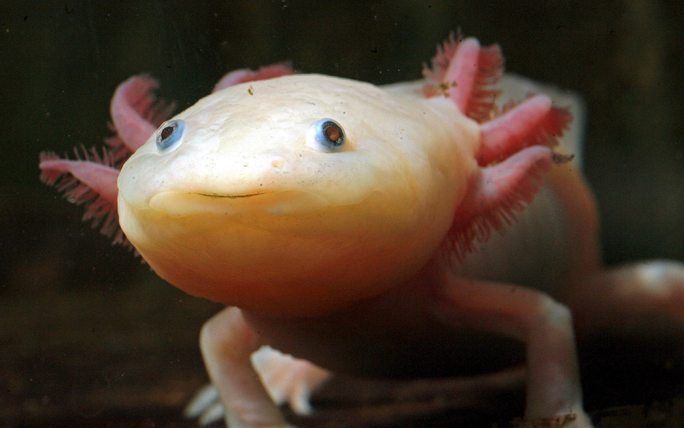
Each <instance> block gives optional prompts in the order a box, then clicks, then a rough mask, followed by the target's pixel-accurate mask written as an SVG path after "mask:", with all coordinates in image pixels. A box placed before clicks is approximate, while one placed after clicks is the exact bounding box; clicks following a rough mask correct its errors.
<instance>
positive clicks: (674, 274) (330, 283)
mask: <svg viewBox="0 0 684 428" xmlns="http://www.w3.org/2000/svg"><path fill="white" fill-rule="evenodd" d="M407 88H408V87H407ZM407 88H403V87H400V88H393V89H390V90H383V89H380V88H377V87H375V86H372V85H369V84H365V83H360V82H354V81H350V80H345V79H337V78H331V77H325V76H317V75H298V76H288V77H282V78H278V79H272V80H264V81H257V82H250V83H249V84H242V85H237V86H233V87H230V88H228V89H225V90H222V91H219V92H216V93H214V94H212V95H210V96H208V97H206V98H204V99H202V100H200V101H199V102H198V103H197V104H195V105H194V106H192V107H191V108H189V109H188V110H186V111H184V112H182V113H180V114H179V115H177V116H176V117H175V118H174V119H175V120H178V119H180V120H183V121H184V126H185V128H184V130H183V132H182V135H181V136H180V138H179V140H178V142H176V143H175V144H174V145H172V146H171V147H170V148H167V149H160V148H159V147H158V146H157V139H158V135H159V133H160V132H162V130H163V129H164V128H165V125H162V126H161V127H160V129H159V130H158V131H157V132H156V133H155V134H154V135H153V136H152V137H151V138H150V139H149V140H148V141H147V143H145V144H144V145H143V146H142V147H141V148H140V149H139V150H137V151H136V152H135V154H134V155H133V156H132V157H131V158H130V159H129V160H128V161H127V162H126V164H125V165H124V167H123V169H122V171H121V174H120V176H119V179H118V187H119V195H118V209H119V216H120V223H121V226H122V228H123V230H124V232H125V234H126V236H127V237H128V239H129V240H130V241H131V242H132V243H133V245H134V246H135V247H136V249H137V250H138V251H139V252H140V253H141V255H142V256H143V257H144V258H145V260H146V261H147V262H148V263H149V264H150V266H151V267H152V268H153V269H154V270H155V271H156V272H157V273H158V274H159V275H160V276H161V277H162V278H164V279H166V280H167V281H169V282H170V283H172V284H173V285H175V286H177V287H179V288H181V289H183V290H185V291H186V292H188V293H190V294H193V295H197V296H202V297H206V298H209V299H212V300H215V301H219V302H222V303H225V304H226V305H227V306H228V308H226V309H225V310H224V311H222V312H221V313H219V314H218V315H216V316H215V317H214V318H212V319H211V320H209V321H208V322H207V324H206V325H205V326H204V328H203V329H202V333H201V338H200V342H201V347H202V352H203V356H204V360H205V363H206V366H207V370H208V373H209V376H210V378H211V380H212V383H213V384H214V385H215V386H216V388H217V389H218V392H219V394H220V400H221V403H222V405H223V407H224V408H225V410H226V412H225V419H226V422H227V424H228V425H229V426H231V427H262V426H287V423H286V421H285V420H284V419H283V417H282V415H281V414H280V412H279V410H278V409H277V407H276V405H275V404H274V402H273V400H272V397H273V398H275V399H276V400H278V392H277V391H276V392H275V393H274V392H273V391H274V390H272V391H271V394H270V396H269V393H268V392H267V391H266V390H265V389H264V387H263V385H262V381H261V379H260V378H259V376H258V374H257V372H256V371H255V370H254V368H253V365H252V364H251V363H250V358H251V356H252V354H253V353H254V352H256V351H257V350H258V349H260V347H262V346H264V345H270V346H273V347H274V348H275V349H278V350H280V351H283V352H285V353H288V354H291V355H294V356H295V357H298V358H304V359H306V360H307V361H310V362H311V363H313V364H316V366H314V365H312V364H310V363H305V362H303V360H290V359H288V358H287V357H283V356H282V355H279V354H274V356H273V361H276V362H275V363H274V364H275V365H280V366H282V367H285V369H283V370H292V368H293V367H300V368H301V376H298V377H297V378H296V379H293V380H289V381H287V382H285V384H286V385H285V386H282V387H281V388H280V389H278V388H275V390H281V391H282V390H283V389H285V390H287V389H288V388H289V389H291V390H295V389H296V390H297V391H298V392H292V393H290V392H286V393H285V394H290V395H291V396H298V397H299V399H300V400H301V399H302V397H303V398H304V399H306V398H308V394H309V393H310V389H311V388H315V387H316V386H317V385H319V384H320V383H321V382H322V381H324V380H325V378H326V377H327V374H326V372H324V371H322V370H321V369H319V368H318V367H317V366H320V367H323V368H325V369H332V370H339V371H344V372H348V373H353V374H360V375H382V376H385V375H387V376H394V375H395V374H396V373H398V372H401V371H402V370H405V369H406V368H407V367H410V364H409V363H407V361H408V362H411V361H416V360H415V358H416V357H417V356H416V354H415V350H416V349H420V350H421V353H422V351H423V350H424V349H426V348H425V346H427V345H429V346H431V347H432V348H433V349H434V351H433V352H432V353H428V354H429V355H431V356H432V357H434V358H435V360H434V361H435V365H438V364H437V363H438V362H439V363H444V361H447V362H453V363H454V365H453V369H451V370H450V371H449V374H468V373H473V372H477V373H479V372H481V371H482V370H483V367H482V356H483V355H487V351H488V350H491V349H492V347H496V349H497V351H496V353H495V354H496V355H495V356H494V355H493V356H492V358H491V361H488V362H490V363H491V369H492V370H498V369H502V368H504V367H506V364H508V363H516V362H520V360H517V359H516V358H517V357H516V356H520V355H526V358H525V359H524V360H525V362H526V364H527V367H528V374H527V407H526V411H525V417H526V418H527V419H528V420H530V421H535V420H545V419H552V418H556V419H557V420H561V421H564V422H565V423H566V425H564V426H568V427H569V426H575V427H586V426H590V425H591V423H590V421H589V419H588V417H587V416H586V414H585V412H584V410H583V409H582V403H581V390H580V385H579V375H578V370H577V360H576V352H575V348H574V333H573V327H572V317H571V312H570V311H569V310H568V308H567V307H566V306H565V305H564V304H562V303H560V302H559V299H561V300H562V301H564V302H566V303H569V304H571V309H572V310H573V312H574V313H575V314H576V315H575V316H576V317H578V318H579V319H581V320H582V322H586V324H587V325H591V324H592V313H593V312H591V311H590V310H589V309H588V308H589V306H588V305H585V301H586V300H591V299H587V298H586V297H585V296H587V295H590V294H591V293H590V292H587V291H586V290H587V287H588V286H589V285H590V284H591V286H593V287H599V286H604V285H605V284H607V285H608V288H607V289H608V290H610V292H609V293H608V295H607V296H606V297H605V299H604V301H603V302H602V304H601V308H607V309H608V310H607V311H606V312H605V313H604V314H603V315H604V317H603V318H601V319H602V322H603V323H604V324H617V323H619V320H620V319H621V318H623V317H624V316H626V315H629V316H634V317H648V316H649V314H651V313H653V312H654V311H665V312H667V313H669V314H672V316H673V317H679V319H680V320H681V318H682V315H683V314H682V309H681V308H682V307H684V306H683V305H681V304H679V305H673V304H672V303H671V301H670V300H668V298H669V297H671V296H673V295H674V294H676V296H677V299H679V300H678V302H681V301H682V295H684V293H682V288H684V273H683V272H682V268H681V266H679V265H676V264H674V263H666V264H659V265H643V266H634V267H626V268H622V269H618V270H616V271H612V272H608V273H604V272H603V271H602V269H601V268H600V265H599V262H598V250H597V244H596V236H595V232H596V214H595V208H594V206H593V202H592V200H591V196H590V194H589V193H588V191H587V190H586V188H585V186H584V184H583V181H582V179H581V178H580V177H579V175H577V174H576V171H577V168H576V166H575V167H573V164H565V165H561V166H557V167H554V170H553V171H552V172H551V173H550V175H549V176H548V184H547V185H546V187H545V188H544V189H543V190H542V192H541V193H540V195H539V196H538V197H537V199H536V200H535V202H534V203H532V205H530V207H529V208H528V209H527V211H526V212H525V213H524V214H523V216H522V220H521V221H520V222H518V223H516V225H514V226H513V227H511V228H510V230H509V231H508V232H507V234H505V235H504V236H496V237H495V238H492V239H490V240H489V241H487V242H485V243H483V244H481V245H480V246H479V247H478V248H477V250H476V251H475V252H473V253H471V254H469V255H468V256H467V257H465V259H458V258H454V257H450V256H449V254H448V253H446V254H445V248H446V247H445V245H444V244H445V240H446V239H448V238H446V236H447V234H448V232H449V230H450V228H451V226H452V222H453V221H454V213H455V212H457V211H458V210H462V209H464V205H465V204H469V203H470V202H468V201H470V199H468V198H467V195H468V194H469V191H471V190H472V189H471V187H469V186H471V185H472V182H473V181H472V177H474V176H475V175H476V174H477V172H478V170H479V166H478V164H477V162H476V161H475V159H476V155H477V153H478V150H479V149H480V144H481V141H480V128H479V126H478V124H477V123H476V122H474V121H473V120H471V119H469V118H468V117H466V116H464V115H463V114H461V113H460V111H459V110H458V109H457V108H456V106H455V105H454V104H453V103H452V102H451V100H449V99H446V98H443V97H433V98H424V97H421V96H419V95H418V94H417V93H416V92H415V91H413V89H410V88H409V89H407ZM322 118H330V119H333V120H335V121H337V122H338V123H339V124H340V125H341V127H342V128H343V130H344V132H345V133H346V140H345V142H344V144H343V145H342V146H340V147H337V148H334V147H333V148H331V147H329V146H326V145H325V144H322V143H321V142H320V141H318V140H317V139H316V130H317V128H316V125H315V124H316V123H317V121H318V120H320V119H322ZM465 208H468V209H471V208H472V207H470V206H467V207H465ZM472 209H474V208H472ZM539 219H543V223H542V222H540V221H537V220H539ZM540 224H543V226H540ZM535 237H536V238H538V239H539V241H540V242H543V243H557V242H560V243H562V245H551V246H550V248H551V250H548V248H546V247H544V246H542V245H540V246H539V247H538V248H537V247H535V248H537V249H538V250H539V254H542V255H541V256H540V257H539V259H533V260H526V263H517V261H519V260H520V259H521V257H526V256H521V254H520V245H521V243H522V242H529V240H530V239H534V238H535ZM541 237H543V238H541ZM532 252H533V251H532ZM530 257H531V256H530ZM544 257H548V259H549V260H550V261H549V263H551V264H550V265H549V266H553V268H554V269H551V271H548V270H545V269H541V268H539V266H545V263H546V262H547V260H545V259H544ZM559 260H560V262H559ZM554 263H555V264H554ZM492 266H496V269H492V268H491V267H492ZM654 266H656V267H654ZM653 269H659V270H660V274H659V275H653V274H649V275H645V274H644V272H646V271H648V272H651V271H652V270H653ZM663 272H664V273H663ZM663 294H665V295H667V297H668V298H663V297H662V296H663ZM593 306H596V303H594V304H593ZM627 308H628V309H627ZM606 313H607V314H608V315H606ZM605 316H607V317H608V318H605ZM509 339H513V340H509ZM519 343H522V344H524V345H523V348H524V349H522V350H521V349H520V346H519V345H518V344H519ZM413 345H416V346H417V345H420V346H419V347H418V348H415V347H414V346H413ZM411 349H413V351H411ZM262 352H263V351H262ZM429 355H428V356H429ZM378 356H382V357H381V358H379V357H378ZM425 358H427V357H425ZM511 360H512V361H511ZM421 363H424V367H423V366H421V367H418V369H417V370H416V371H417V372H420V373H423V372H425V373H426V374H427V373H428V372H430V370H431V369H432V367H433V365H432V364H430V362H429V361H428V360H421ZM447 365H448V364H447ZM264 373H265V375H266V376H268V370H264ZM264 373H262V377H264ZM302 379H303V381H302ZM267 382H268V381H267ZM297 382H300V384H306V385H310V388H309V389H306V388H304V389H302V388H300V387H295V386H293V385H297ZM273 383H277V382H276V381H273ZM302 391H305V392H302ZM280 397H281V398H280V399H282V394H281V396H280ZM209 401H210V400H209ZM293 401H294V400H293ZM305 401H306V400H305ZM300 407H301V409H302V411H306V410H307V408H306V406H305V405H301V406H300Z"/></svg>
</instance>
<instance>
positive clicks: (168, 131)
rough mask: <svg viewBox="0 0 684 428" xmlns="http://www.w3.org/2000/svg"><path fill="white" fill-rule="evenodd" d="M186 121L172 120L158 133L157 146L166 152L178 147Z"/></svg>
mask: <svg viewBox="0 0 684 428" xmlns="http://www.w3.org/2000/svg"><path fill="white" fill-rule="evenodd" d="M184 131H185V122H183V120H181V119H175V120H170V121H168V122H167V123H166V124H164V125H163V128H161V130H160V131H159V133H157V148H158V149H159V150H160V151H162V152H164V151H166V150H169V149H171V148H173V147H176V146H177V145H178V143H180V141H181V139H182V138H183V134H184Z"/></svg>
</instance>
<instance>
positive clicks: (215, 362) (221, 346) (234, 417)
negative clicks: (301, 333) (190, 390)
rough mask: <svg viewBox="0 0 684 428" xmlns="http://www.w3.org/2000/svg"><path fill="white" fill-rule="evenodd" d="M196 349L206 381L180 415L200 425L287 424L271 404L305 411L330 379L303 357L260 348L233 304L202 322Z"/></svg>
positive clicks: (268, 348) (307, 411) (255, 337)
mask: <svg viewBox="0 0 684 428" xmlns="http://www.w3.org/2000/svg"><path fill="white" fill-rule="evenodd" d="M200 347H201V350H202V356H203V358H204V363H205V365H206V368H207V372H208V373H209V377H210V379H211V380H212V385H208V386H205V387H204V388H203V389H201V390H200V391H199V392H198V393H197V394H196V396H195V397H194V398H193V399H192V400H191V402H190V404H188V406H187V407H186V409H185V416H186V417H188V418H198V419H199V423H200V425H209V424H210V423H212V422H216V421H218V420H220V419H224V420H225V422H226V425H227V426H230V427H231V428H235V427H249V428H255V427H266V426H268V427H287V426H290V425H288V424H287V422H286V421H285V420H284V418H283V417H282V414H281V413H280V411H279V409H278V407H277V406H279V405H281V404H284V403H288V404H289V405H290V407H291V408H292V410H293V411H294V412H295V413H297V414H308V413H310V412H311V410H312V409H311V404H310V402H309V399H310V397H311V394H312V393H313V392H314V391H315V390H316V389H317V388H318V387H319V386H321V385H322V384H323V383H324V382H325V381H326V380H327V379H328V378H330V373H329V372H327V371H326V370H323V369H321V368H319V367H317V366H315V365H313V364H311V363H309V362H308V361H304V360H300V359H296V358H293V357H291V356H289V355H285V354H282V353H280V352H278V351H276V350H274V349H272V348H270V347H268V346H261V343H260V340H259V337H258V335H256V334H255V332H254V331H253V330H252V329H251V328H250V327H249V326H248V325H247V324H246V323H245V322H244V319H243V317H242V313H241V311H240V310H239V309H237V308H226V309H224V310H223V311H221V312H219V313H218V314H217V315H215V316H214V317H213V318H211V319H210V320H209V321H207V323H206V324H205V325H204V327H203V328H202V332H201V334H200ZM226 406H227V407H226Z"/></svg>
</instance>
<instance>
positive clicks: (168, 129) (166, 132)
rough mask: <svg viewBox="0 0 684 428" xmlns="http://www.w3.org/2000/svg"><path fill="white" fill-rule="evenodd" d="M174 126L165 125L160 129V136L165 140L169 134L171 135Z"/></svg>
mask: <svg viewBox="0 0 684 428" xmlns="http://www.w3.org/2000/svg"><path fill="white" fill-rule="evenodd" d="M174 129H175V127H174V126H167V127H165V128H164V129H162V131H161V137H162V139H163V140H166V139H167V138H169V137H170V136H171V135H173V131H174Z"/></svg>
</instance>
